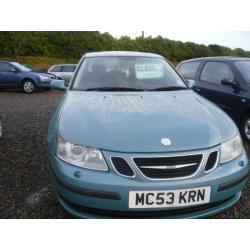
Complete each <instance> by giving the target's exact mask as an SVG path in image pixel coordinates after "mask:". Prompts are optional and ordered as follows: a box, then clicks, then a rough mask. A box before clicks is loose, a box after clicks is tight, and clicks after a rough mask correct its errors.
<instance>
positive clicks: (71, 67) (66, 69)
mask: <svg viewBox="0 0 250 250" xmlns="http://www.w3.org/2000/svg"><path fill="white" fill-rule="evenodd" d="M74 70H75V66H74V65H65V66H64V67H63V72H74Z"/></svg>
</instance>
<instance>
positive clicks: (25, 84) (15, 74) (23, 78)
mask: <svg viewBox="0 0 250 250" xmlns="http://www.w3.org/2000/svg"><path fill="white" fill-rule="evenodd" d="M51 79H55V76H53V75H49V74H46V73H40V72H36V71H33V70H32V69H30V68H28V67H26V66H24V65H22V64H20V63H18V62H9V61H0V89H22V90H23V91H24V92H26V93H29V94H30V93H33V92H34V91H35V90H37V89H48V88H50V81H51Z"/></svg>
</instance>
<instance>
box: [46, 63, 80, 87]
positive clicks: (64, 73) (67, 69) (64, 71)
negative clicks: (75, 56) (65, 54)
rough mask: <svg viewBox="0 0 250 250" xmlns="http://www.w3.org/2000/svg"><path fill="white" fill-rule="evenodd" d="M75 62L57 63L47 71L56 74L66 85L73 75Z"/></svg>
mask: <svg viewBox="0 0 250 250" xmlns="http://www.w3.org/2000/svg"><path fill="white" fill-rule="evenodd" d="M75 69H76V64H58V65H54V66H52V67H50V69H49V70H48V73H52V74H54V75H56V76H57V78H58V79H60V80H64V81H65V85H66V86H67V85H68V84H69V82H70V80H71V78H72V76H73V75H74V71H75Z"/></svg>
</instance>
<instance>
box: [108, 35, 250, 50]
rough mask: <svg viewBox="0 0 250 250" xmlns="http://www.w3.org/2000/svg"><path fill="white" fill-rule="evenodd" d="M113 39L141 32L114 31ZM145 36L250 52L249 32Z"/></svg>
mask: <svg viewBox="0 0 250 250" xmlns="http://www.w3.org/2000/svg"><path fill="white" fill-rule="evenodd" d="M109 33H111V34H112V35H113V36H115V37H120V36H122V35H128V36H131V37H136V36H140V35H141V31H138V32H133V31H131V32H130V31H129V32H126V31H125V32H122V31H114V32H109ZM144 34H145V36H152V37H156V36H158V35H161V36H162V37H164V38H169V39H172V40H178V41H183V42H195V43H199V44H205V45H209V44H219V45H222V46H226V47H230V48H232V49H235V48H242V49H244V50H249V51H250V32H249V31H183V32H181V31H178V32H174V31H169V32H168V31H162V32H157V31H151V32H149V31H145V32H144Z"/></svg>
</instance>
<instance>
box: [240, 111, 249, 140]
mask: <svg viewBox="0 0 250 250" xmlns="http://www.w3.org/2000/svg"><path fill="white" fill-rule="evenodd" d="M241 132H242V135H243V137H244V139H245V140H246V141H247V142H249V143H250V114H248V115H246V116H245V118H244V119H243V121H242V124H241Z"/></svg>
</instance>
